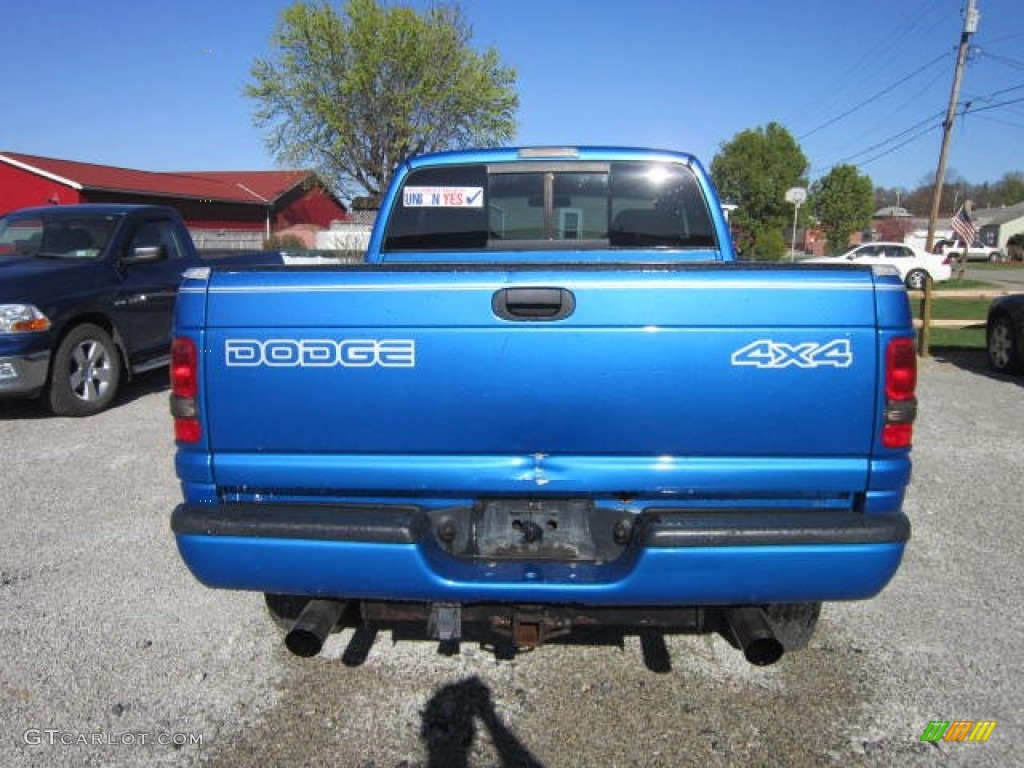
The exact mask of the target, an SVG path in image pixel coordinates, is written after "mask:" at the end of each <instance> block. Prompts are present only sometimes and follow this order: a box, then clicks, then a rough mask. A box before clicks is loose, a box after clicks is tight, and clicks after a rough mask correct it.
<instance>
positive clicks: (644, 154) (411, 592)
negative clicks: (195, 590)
mask: <svg viewBox="0 0 1024 768" xmlns="http://www.w3.org/2000/svg"><path fill="white" fill-rule="evenodd" d="M367 260H368V262H369V263H367V264H363V265H348V266H337V267H311V268H301V267H299V268H289V269H287V270H284V269H278V270H258V271H249V272H241V271H231V270H220V269H216V268H213V269H209V270H201V271H196V272H193V273H190V274H189V277H188V278H187V279H186V281H185V283H184V284H183V286H182V289H181V293H180V296H179V301H178V308H177V314H176V338H175V341H174V347H173V359H172V364H171V379H172V411H173V413H174V416H175V433H176V438H177V441H178V450H177V459H176V463H177V472H178V475H179V477H180V479H181V484H182V490H183V495H184V500H183V503H182V504H181V505H180V506H178V507H177V509H176V510H175V511H174V513H173V516H172V522H171V524H172V529H173V531H174V532H175V534H176V536H177V543H178V547H179V549H180V552H181V555H182V557H183V558H184V560H185V562H186V563H187V564H188V566H189V568H190V569H191V570H192V571H193V573H194V574H195V575H196V576H197V577H198V578H199V580H200V581H202V582H203V583H204V584H207V585H209V586H212V587H220V588H228V589H242V590H256V591H260V592H263V593H265V594H266V596H267V605H268V607H269V608H270V611H271V614H272V615H273V617H274V618H275V619H276V620H277V621H278V622H279V623H284V624H286V625H287V626H288V627H289V628H290V631H289V632H288V634H287V637H286V642H287V643H288V645H289V647H290V648H291V649H292V650H293V651H295V652H296V653H299V654H312V653H316V652H317V651H318V650H319V648H320V646H321V644H322V643H323V642H324V639H325V638H326V636H327V634H328V633H329V632H330V631H331V630H333V629H336V628H338V627H341V626H347V625H351V624H359V625H364V624H365V625H386V624H396V625H400V624H402V623H403V622H404V623H405V625H406V626H407V625H408V622H413V621H416V622H421V624H420V625H419V626H421V627H422V628H423V630H424V632H425V633H427V634H429V635H430V636H432V637H434V638H437V639H438V640H441V641H447V642H455V641H457V640H459V639H460V638H461V639H463V640H465V639H469V638H473V637H481V638H482V640H483V641H484V642H497V641H498V640H499V639H501V638H504V639H505V640H504V641H505V642H506V643H511V644H513V645H514V646H517V647H518V646H534V645H538V644H540V643H542V642H544V641H545V640H547V639H549V638H552V637H556V636H561V635H564V634H566V633H569V632H570V631H572V630H574V629H575V628H578V627H592V626H594V625H612V626H614V627H618V628H621V627H626V628H632V629H633V630H635V629H637V628H661V629H662V630H663V631H676V630H679V631H688V632H712V631H718V632H720V633H721V634H723V635H724V636H725V637H726V638H727V639H729V640H730V641H731V642H733V643H735V644H736V645H737V646H739V647H741V648H742V649H743V651H744V653H745V655H746V657H747V658H748V659H749V660H750V661H752V662H754V663H757V664H767V663H771V662H773V661H775V660H776V659H778V658H779V657H780V656H781V655H782V653H783V651H784V650H786V649H794V648H799V647H801V645H803V644H804V643H806V642H807V640H808V638H809V636H810V633H811V630H812V628H813V627H814V624H815V622H816V620H817V617H818V611H819V607H820V604H821V602H822V601H828V600H857V599H863V598H868V597H871V596H873V595H875V594H876V593H878V591H879V590H881V589H882V588H883V587H884V586H885V585H886V584H887V583H888V581H889V580H890V579H891V578H892V576H893V575H894V573H895V572H896V570H897V567H898V566H899V563H900V560H901V557H902V555H903V550H904V545H905V542H906V541H907V539H908V537H909V535H910V524H909V522H908V520H907V517H906V516H905V515H904V514H903V512H902V504H903V496H904V489H905V488H906V486H907V483H908V482H909V479H910V455H909V454H910V444H911V433H912V422H913V420H914V416H915V412H916V400H915V395H914V388H915V381H916V367H915V359H916V358H915V352H914V335H913V330H912V326H911V315H910V307H909V303H908V300H907V294H906V290H905V288H904V286H903V285H902V284H901V282H900V280H899V276H898V275H897V274H896V271H895V270H893V269H892V268H890V267H871V266H864V265H846V264H844V265H838V266H835V265H818V264H811V265H800V264H797V265H791V264H756V263H742V262H737V261H736V260H735V257H734V251H733V247H732V243H731V240H730V236H729V231H728V225H727V223H726V221H725V219H724V217H723V214H722V211H721V207H720V205H719V203H718V199H717V197H716V195H715V192H714V190H713V188H712V186H711V183H710V181H709V179H708V178H707V176H706V174H705V172H704V171H703V169H702V168H701V166H700V164H699V163H698V162H697V161H696V160H695V159H694V158H692V157H691V156H689V155H685V154H681V153H673V152H661V151H653V150H637V149H608V148H582V147H581V148H554V149H544V148H533V149H522V150H516V149H501V150H488V151H483V150H480V151H467V152H458V153H445V154H439V155H432V156H425V157H418V158H414V159H412V160H410V161H408V162H407V163H404V164H403V165H402V166H401V167H400V168H399V169H398V170H397V172H396V174H395V178H394V181H393V183H392V185H391V187H390V188H389V191H388V193H387V195H386V197H385V199H384V204H383V208H382V210H381V212H380V215H379V217H378V220H377V224H376V228H375V230H374V232H373V234H372V237H371V241H370V246H369V251H368V254H367Z"/></svg>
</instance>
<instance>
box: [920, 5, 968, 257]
mask: <svg viewBox="0 0 1024 768" xmlns="http://www.w3.org/2000/svg"><path fill="white" fill-rule="evenodd" d="M979 16H980V13H979V12H978V10H977V9H976V8H975V7H974V0H967V7H966V8H965V9H964V29H963V32H961V33H960V49H959V50H958V51H957V55H956V70H955V71H954V73H953V89H952V91H951V92H950V94H949V108H948V109H947V110H946V119H945V121H943V123H942V149H941V151H940V152H939V167H938V170H936V171H935V188H934V189H933V190H932V210H931V214H930V215H929V217H928V239H927V240H926V241H925V248H926V249H927V250H928V251H931V249H932V246H934V245H935V222H936V220H937V219H938V218H939V201H940V199H941V198H942V184H943V181H944V180H945V176H946V158H947V155H948V154H949V140H950V136H951V134H952V132H953V122H954V121H955V120H956V105H957V100H958V99H959V98H960V83H961V81H962V80H963V76H964V65H965V64H966V63H967V52H968V49H969V47H970V45H969V43H970V39H971V35H973V34H974V33H975V32H977V31H978V18H979Z"/></svg>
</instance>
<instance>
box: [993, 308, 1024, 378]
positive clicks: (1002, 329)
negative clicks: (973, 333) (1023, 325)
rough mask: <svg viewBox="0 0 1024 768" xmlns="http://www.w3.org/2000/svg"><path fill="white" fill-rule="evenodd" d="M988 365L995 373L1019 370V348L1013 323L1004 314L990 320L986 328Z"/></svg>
mask: <svg viewBox="0 0 1024 768" xmlns="http://www.w3.org/2000/svg"><path fill="white" fill-rule="evenodd" d="M987 347H988V365H989V368H991V369H992V370H993V371H995V372H996V373H1017V372H1018V371H1020V370H1021V367H1022V366H1021V359H1020V349H1018V347H1017V334H1016V332H1015V331H1014V328H1013V323H1012V322H1011V321H1010V318H1008V317H1007V316H1006V315H999V316H997V317H995V318H994V319H993V320H992V324H991V325H989V328H988V344H987Z"/></svg>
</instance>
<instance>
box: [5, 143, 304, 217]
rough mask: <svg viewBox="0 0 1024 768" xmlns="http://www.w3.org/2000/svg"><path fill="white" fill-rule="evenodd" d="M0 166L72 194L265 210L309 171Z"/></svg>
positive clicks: (8, 156)
mask: <svg viewBox="0 0 1024 768" xmlns="http://www.w3.org/2000/svg"><path fill="white" fill-rule="evenodd" d="M0 162H3V163H7V164H8V165H12V166H15V167H18V168H22V169H23V170H26V171H29V172H32V173H36V174H38V175H40V176H45V177H46V178H49V179H51V180H53V181H56V182H58V183H60V184H64V185H66V186H69V187H71V188H73V189H77V190H102V191H107V192H130V193H136V194H144V195H156V196H160V197H184V198H194V199H197V200H217V201H221V202H230V203H251V204H256V205H267V204H269V203H272V202H274V201H276V200H277V199H278V198H280V197H282V196H284V195H285V194H287V193H288V192H289V191H291V190H292V189H294V188H295V187H296V186H297V185H299V184H302V183H303V182H305V181H306V180H308V179H309V178H310V177H311V176H315V174H314V172H313V171H176V172H154V171H137V170H134V169H131V168H117V167H114V166H110V165H95V164H93V163H80V162H76V161H74V160H59V159H57V158H52V157H39V156H37V155H25V154H21V153H19V152H0Z"/></svg>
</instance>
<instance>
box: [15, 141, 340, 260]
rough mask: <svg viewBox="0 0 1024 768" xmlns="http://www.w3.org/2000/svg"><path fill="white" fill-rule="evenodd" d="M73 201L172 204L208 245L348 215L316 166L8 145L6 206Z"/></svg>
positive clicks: (253, 241) (234, 243) (237, 243)
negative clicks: (35, 151)
mask: <svg viewBox="0 0 1024 768" xmlns="http://www.w3.org/2000/svg"><path fill="white" fill-rule="evenodd" d="M71 203H140V204H152V205H170V206H172V207H174V208H177V209H178V211H179V212H180V213H181V215H182V217H183V218H184V219H185V221H186V222H187V223H188V226H189V229H190V230H191V231H192V235H193V237H194V238H195V239H196V243H197V245H199V246H200V247H245V248H249V247H259V246H260V245H261V243H262V241H263V239H264V238H266V237H269V236H270V235H279V234H282V233H285V232H287V231H288V230H289V229H292V228H294V229H292V231H293V232H296V231H298V232H301V231H303V230H305V231H309V230H311V229H327V228H329V227H330V224H331V222H332V221H336V220H342V221H344V220H346V219H348V211H347V210H346V208H345V206H344V205H343V204H342V203H341V202H340V201H339V200H338V199H337V198H336V197H335V196H334V195H333V194H331V192H330V191H328V190H327V189H326V187H325V186H324V185H323V184H322V183H321V182H320V180H319V178H318V177H317V175H316V174H315V173H314V172H312V171H181V172H172V173H157V172H151V171H136V170H132V169H130V168H115V167H113V166H109V165H94V164H92V163H79V162H75V161H72V160H58V159H56V158H51V157H38V156H35V155H24V154H20V153H17V152H0V213H3V212H6V211H11V210H14V209H17V208H26V207H28V206H35V205H67V204H71Z"/></svg>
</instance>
